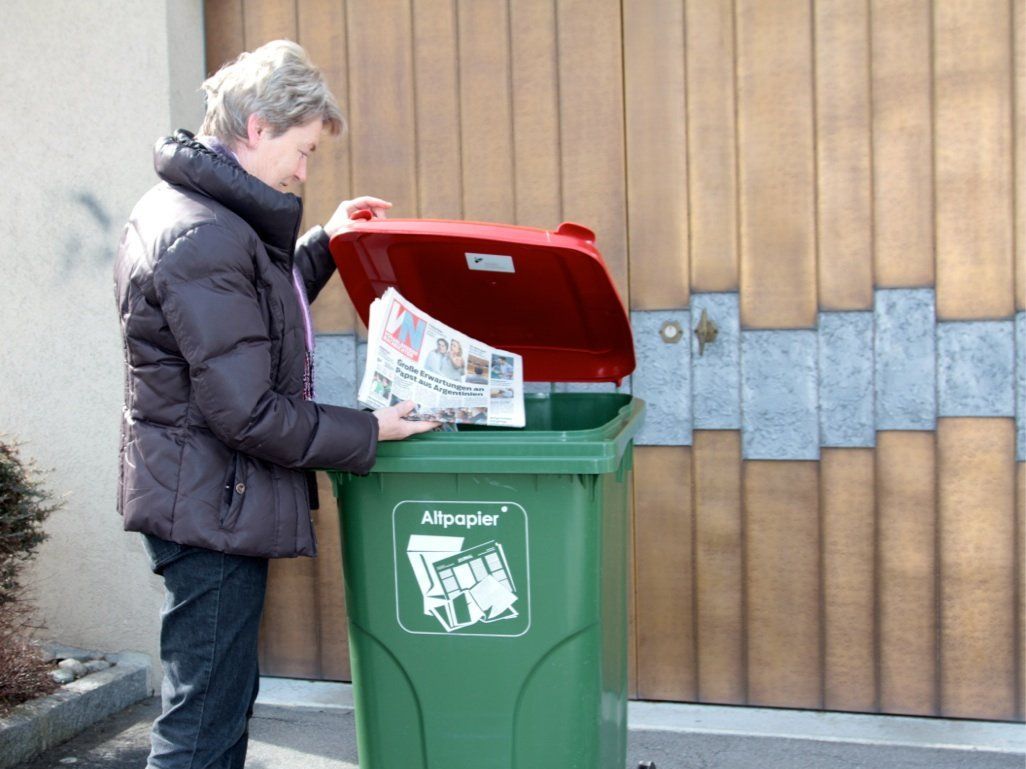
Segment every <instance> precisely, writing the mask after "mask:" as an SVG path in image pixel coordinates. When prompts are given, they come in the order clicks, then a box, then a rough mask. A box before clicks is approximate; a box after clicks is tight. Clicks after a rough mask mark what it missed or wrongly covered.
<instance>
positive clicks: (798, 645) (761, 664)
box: [743, 460, 823, 708]
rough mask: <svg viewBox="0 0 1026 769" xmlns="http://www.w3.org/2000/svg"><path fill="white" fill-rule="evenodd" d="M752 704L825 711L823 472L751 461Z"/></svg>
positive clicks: (748, 619) (810, 466)
mask: <svg viewBox="0 0 1026 769" xmlns="http://www.w3.org/2000/svg"><path fill="white" fill-rule="evenodd" d="M743 475H744V479H743V489H744V526H745V531H744V538H745V571H744V574H745V593H746V606H745V624H746V627H747V637H748V647H747V653H748V660H747V669H748V701H749V703H750V704H753V705H774V706H782V707H799V708H820V707H822V683H821V682H822V671H823V661H822V656H821V644H820V608H819V607H820V569H819V548H820V534H819V468H818V465H817V463H816V462H769V461H752V460H749V461H746V462H745V463H744V472H743Z"/></svg>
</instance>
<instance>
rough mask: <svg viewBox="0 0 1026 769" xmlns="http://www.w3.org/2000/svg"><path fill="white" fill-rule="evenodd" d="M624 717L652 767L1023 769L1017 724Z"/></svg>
mask: <svg viewBox="0 0 1026 769" xmlns="http://www.w3.org/2000/svg"><path fill="white" fill-rule="evenodd" d="M257 703H258V704H259V705H265V706H273V707H284V708H314V709H317V710H324V711H332V710H334V711H348V710H352V708H353V692H352V686H350V685H349V684H341V683H332V682H326V681H299V680H289V679H282V678H262V679H260V696H259V698H258V699H257ZM627 722H628V732H629V737H628V746H629V751H628V754H629V756H636V757H637V760H641V759H645V760H653V761H655V763H656V765H657V766H658V767H659V769H673V768H674V767H682V766H689V767H690V766H706V765H707V764H706V763H703V760H702V759H701V757H702V756H706V757H715V758H716V762H715V763H711V764H708V765H710V766H721V767H737V766H756V765H757V766H759V767H760V769H806V768H807V767H825V766H861V767H871V768H874V769H875V768H877V767H881V768H882V767H896V766H901V767H902V768H903V769H965V767H968V766H972V767H974V769H1022V767H1023V759H1024V758H1026V727H1024V726H1023V724H1021V723H1009V722H988V721H968V720H954V719H943V718H917V717H908V716H892V715H888V716H883V715H869V714H857V713H834V712H819V711H800V710H783V709H771V708H755V707H730V706H716V705H689V704H680V703H668V702H661V703H655V702H639V701H632V702H630V703H628V706H627ZM753 757H757V763H753ZM633 765H634V766H636V765H637V763H636V762H635V763H634V764H633Z"/></svg>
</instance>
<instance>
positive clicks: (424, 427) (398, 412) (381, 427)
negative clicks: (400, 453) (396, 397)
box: [373, 401, 441, 441]
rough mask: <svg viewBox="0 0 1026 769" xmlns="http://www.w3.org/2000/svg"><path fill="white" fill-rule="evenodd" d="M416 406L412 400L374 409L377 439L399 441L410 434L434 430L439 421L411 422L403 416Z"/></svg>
mask: <svg viewBox="0 0 1026 769" xmlns="http://www.w3.org/2000/svg"><path fill="white" fill-rule="evenodd" d="M416 407H417V404H416V403H414V402H413V401H403V402H402V403H397V404H395V405H394V406H389V407H388V408H384V409H376V410H375V411H374V412H373V414H374V416H375V417H377V420H378V440H379V441H401V440H402V439H403V438H409V437H410V436H411V435H416V434H417V433H426V432H427V431H428V430H434V429H435V428H436V427H438V426H439V425H440V424H441V423H440V422H411V421H410V420H408V419H404V418H403V417H405V416H406V415H407V414H409V413H410V412H411V411H413V409H415V408H416Z"/></svg>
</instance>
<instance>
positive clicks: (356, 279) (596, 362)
mask: <svg viewBox="0 0 1026 769" xmlns="http://www.w3.org/2000/svg"><path fill="white" fill-rule="evenodd" d="M331 253H332V256H333V257H334V259H335V263H336V264H337V265H338V271H339V274H340V275H341V277H342V281H343V283H344V284H345V287H346V290H347V291H348V292H349V296H350V297H351V298H352V300H353V304H354V305H355V307H356V311H357V312H358V313H359V314H360V317H361V318H362V319H363V322H364V323H365V324H366V323H367V319H368V314H369V312H370V303H371V302H372V301H374V299H376V298H377V297H379V296H381V295H382V294H384V293H385V291H386V290H387V289H388V288H389V287H390V286H391V287H394V288H395V289H396V290H397V291H398V292H399V293H400V294H402V295H403V296H404V297H406V298H407V299H409V300H410V301H411V302H413V304H415V305H417V306H418V307H420V308H421V309H422V310H424V311H425V312H427V313H428V314H429V315H432V316H434V317H435V318H437V319H438V320H440V321H442V322H443V323H445V324H447V325H449V326H452V327H453V328H455V329H457V330H458V331H461V332H463V333H465V334H468V335H470V336H472V337H474V338H476V339H480V340H481V341H482V342H486V343H487V344H490V345H492V346H493V347H500V348H502V349H505V350H509V351H511V352H515V353H518V354H519V355H522V356H523V358H524V379H525V380H526V381H531V382H619V381H620V380H621V379H623V378H624V377H625V376H628V375H629V374H630V373H631V372H632V371H633V370H634V342H633V340H632V338H631V329H630V322H629V321H628V318H627V312H626V310H625V309H624V305H623V302H621V301H620V297H619V295H618V294H617V291H616V287H615V286H614V285H613V281H612V279H611V278H610V276H609V271H608V270H607V269H606V265H605V263H604V262H603V261H602V256H601V254H599V252H598V250H597V249H596V248H595V235H594V233H592V232H591V231H590V230H588V229H587V228H585V227H582V226H580V225H578V224H572V223H569V222H567V223H564V224H562V225H560V226H559V229H557V230H555V231H553V232H550V231H548V230H539V229H534V228H532V227H516V226H513V225H506V224H487V223H482V222H462V221H446V220H440V219H365V220H354V221H352V222H351V223H350V225H349V227H348V229H346V230H344V231H342V232H340V233H338V234H337V235H335V237H333V238H332V239H331Z"/></svg>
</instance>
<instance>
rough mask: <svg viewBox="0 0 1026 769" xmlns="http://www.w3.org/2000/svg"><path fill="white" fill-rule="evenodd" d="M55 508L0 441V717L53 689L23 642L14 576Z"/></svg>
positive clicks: (45, 667)
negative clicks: (44, 522)
mask: <svg viewBox="0 0 1026 769" xmlns="http://www.w3.org/2000/svg"><path fill="white" fill-rule="evenodd" d="M58 507H60V504H59V503H58V502H55V501H54V499H53V497H51V496H50V494H49V492H47V491H46V490H45V489H44V488H43V486H42V484H41V483H40V480H39V478H38V477H37V474H36V473H35V472H34V468H33V466H32V465H31V463H29V464H26V463H23V462H22V461H21V459H20V458H19V457H18V450H17V446H16V445H11V444H7V443H4V442H3V441H2V440H0V715H3V714H4V713H6V712H8V711H9V710H10V709H11V708H13V707H14V706H15V705H18V704H19V703H22V702H25V701H26V700H30V699H32V698H34V697H39V696H41V695H43V694H48V693H49V692H52V691H53V690H54V689H56V688H57V684H56V683H55V682H54V681H53V679H52V678H51V677H50V670H51V669H52V666H51V665H50V664H48V663H46V662H44V661H43V659H42V658H41V656H40V654H39V650H38V649H37V648H36V647H35V646H33V645H32V644H31V642H30V641H29V640H28V635H29V630H30V629H31V628H30V626H29V624H28V617H29V614H30V610H29V607H28V606H26V605H25V603H24V601H23V600H19V599H21V584H20V582H19V576H20V574H19V572H20V570H21V567H22V566H23V565H24V564H25V562H26V561H27V560H28V559H29V558H31V557H32V556H33V555H34V554H35V552H36V549H37V548H38V547H39V545H40V544H42V542H43V540H45V539H46V534H45V533H44V531H43V521H45V520H46V517H47V516H48V515H50V513H52V512H53V511H54V510H56V509H57V508H58Z"/></svg>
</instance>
